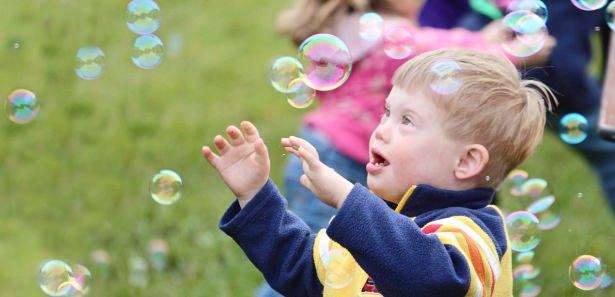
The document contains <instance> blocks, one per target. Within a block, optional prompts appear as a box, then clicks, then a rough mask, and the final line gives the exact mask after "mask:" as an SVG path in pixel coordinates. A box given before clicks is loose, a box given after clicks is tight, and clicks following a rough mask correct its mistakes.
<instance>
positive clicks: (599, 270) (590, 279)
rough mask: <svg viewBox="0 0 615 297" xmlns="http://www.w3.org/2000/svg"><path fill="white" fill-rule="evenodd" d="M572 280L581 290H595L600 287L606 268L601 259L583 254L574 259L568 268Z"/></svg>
mask: <svg viewBox="0 0 615 297" xmlns="http://www.w3.org/2000/svg"><path fill="white" fill-rule="evenodd" d="M568 272H569V275H570V281H571V282H572V284H573V285H574V286H575V287H577V288H579V289H581V290H586V291H589V290H593V289H595V288H598V287H600V283H601V282H602V277H603V276H604V269H603V266H602V263H601V262H600V259H598V258H596V257H594V256H591V255H582V256H579V257H578V258H576V259H575V260H574V261H572V264H570V268H569V269H568Z"/></svg>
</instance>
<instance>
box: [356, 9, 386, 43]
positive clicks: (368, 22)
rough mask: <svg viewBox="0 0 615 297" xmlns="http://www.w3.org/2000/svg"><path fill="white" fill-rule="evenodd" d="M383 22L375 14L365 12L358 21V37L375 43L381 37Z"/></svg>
mask: <svg viewBox="0 0 615 297" xmlns="http://www.w3.org/2000/svg"><path fill="white" fill-rule="evenodd" d="M383 31H384V21H383V20H382V17H381V16H380V15H379V14H377V13H375V12H367V13H364V14H363V15H361V18H360V19H359V36H361V38H363V39H365V40H367V41H376V40H378V39H380V38H381V37H382V32H383Z"/></svg>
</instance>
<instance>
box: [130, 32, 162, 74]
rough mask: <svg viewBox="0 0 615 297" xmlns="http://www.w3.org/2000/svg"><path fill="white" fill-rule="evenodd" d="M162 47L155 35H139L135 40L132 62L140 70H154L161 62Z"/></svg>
mask: <svg viewBox="0 0 615 297" xmlns="http://www.w3.org/2000/svg"><path fill="white" fill-rule="evenodd" d="M163 55H164V46H163V45H162V41H161V40H160V38H158V37H157V36H156V35H141V36H139V37H137V39H135V43H134V50H133V54H132V62H133V63H134V64H135V65H137V67H139V68H142V69H152V68H155V67H156V66H158V65H159V64H160V62H162V56H163Z"/></svg>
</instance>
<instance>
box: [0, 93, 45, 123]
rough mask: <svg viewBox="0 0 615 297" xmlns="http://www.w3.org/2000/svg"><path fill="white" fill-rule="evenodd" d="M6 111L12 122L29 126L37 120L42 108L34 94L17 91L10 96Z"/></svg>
mask: <svg viewBox="0 0 615 297" xmlns="http://www.w3.org/2000/svg"><path fill="white" fill-rule="evenodd" d="M5 109H6V112H7V113H8V114H9V119H10V120H11V121H13V122H14V123H17V124H27V123H30V122H32V121H33V120H34V119H35V118H36V116H37V115H38V112H39V109H40V108H39V103H38V99H36V95H35V94H34V93H33V92H31V91H29V90H25V89H17V90H15V91H13V92H12V93H11V94H10V95H9V97H8V99H7V101H6V103H5Z"/></svg>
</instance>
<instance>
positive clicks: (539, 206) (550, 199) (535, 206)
mask: <svg viewBox="0 0 615 297" xmlns="http://www.w3.org/2000/svg"><path fill="white" fill-rule="evenodd" d="M554 202H555V196H553V195H550V196H546V197H543V198H540V199H538V200H536V201H534V203H532V204H530V206H528V207H527V211H529V212H531V213H533V214H538V213H541V212H543V211H545V210H548V209H549V207H551V205H553V203H554Z"/></svg>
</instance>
